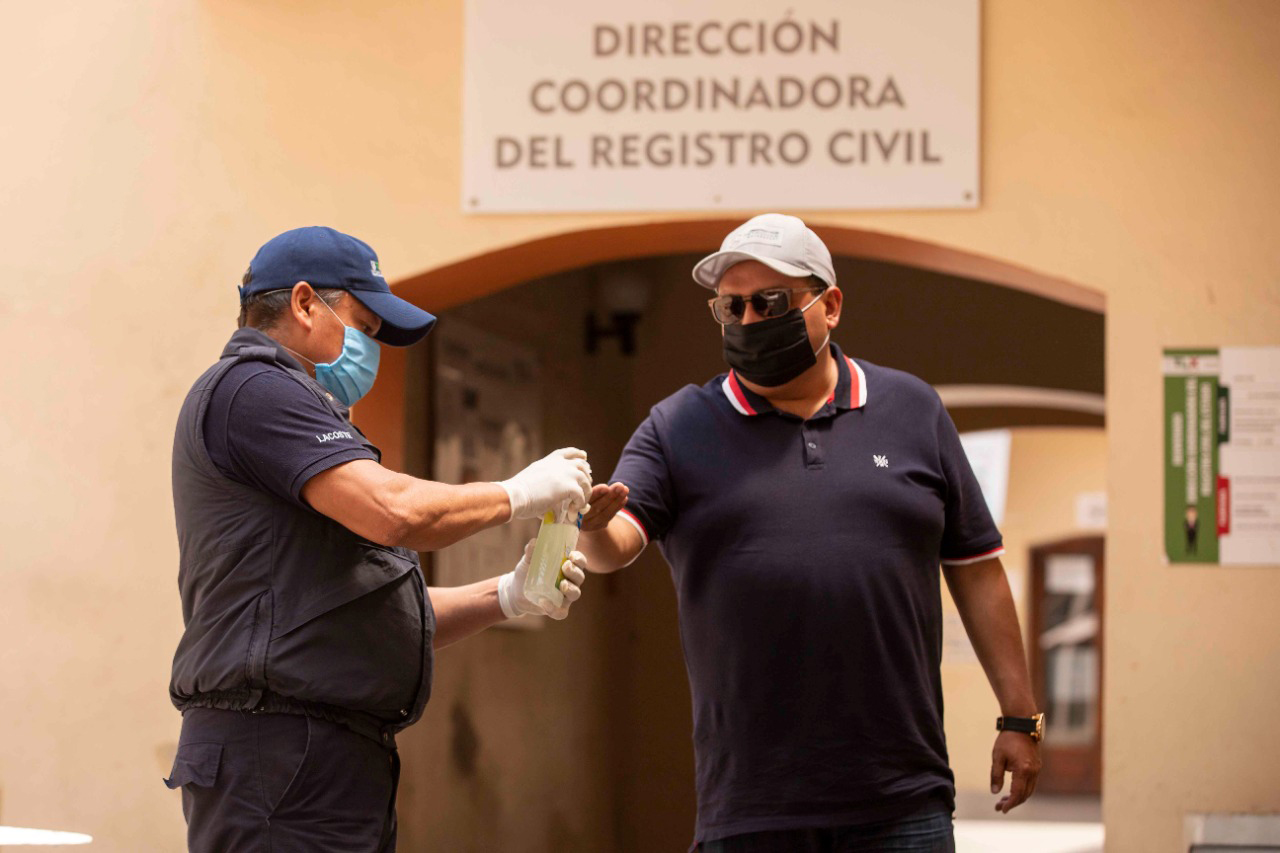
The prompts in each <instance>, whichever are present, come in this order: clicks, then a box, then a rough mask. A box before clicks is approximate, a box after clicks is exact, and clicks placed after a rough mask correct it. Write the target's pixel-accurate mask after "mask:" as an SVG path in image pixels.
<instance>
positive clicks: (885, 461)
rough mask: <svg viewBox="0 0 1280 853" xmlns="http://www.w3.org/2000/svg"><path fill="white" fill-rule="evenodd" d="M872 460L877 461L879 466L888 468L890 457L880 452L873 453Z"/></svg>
mask: <svg viewBox="0 0 1280 853" xmlns="http://www.w3.org/2000/svg"><path fill="white" fill-rule="evenodd" d="M871 460H872V461H873V462H875V463H876V467H877V468H888V467H889V457H888V456H881V455H880V454H879V453H875V454H872V456H871Z"/></svg>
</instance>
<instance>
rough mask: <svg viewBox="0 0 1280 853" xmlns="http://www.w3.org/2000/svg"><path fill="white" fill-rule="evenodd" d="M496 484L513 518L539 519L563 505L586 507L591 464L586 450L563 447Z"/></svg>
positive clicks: (572, 508) (576, 507) (573, 507)
mask: <svg viewBox="0 0 1280 853" xmlns="http://www.w3.org/2000/svg"><path fill="white" fill-rule="evenodd" d="M498 485H499V486H502V488H503V489H505V490H506V492H507V498H508V499H509V500H510V501H511V517H512V518H513V519H515V518H541V517H542V516H543V515H544V514H545V513H546V512H547V511H549V510H558V509H560V508H561V507H562V506H564V505H565V504H568V506H569V507H570V509H571V510H577V509H580V508H581V507H584V506H586V504H587V502H588V501H589V500H591V466H590V465H588V464H587V453H586V451H585V450H579V449H578V448H576V447H562V448H560V449H559V450H556V451H554V452H552V453H549V454H547V455H546V456H544V457H543V458H542V459H539V460H538V461H537V462H534V463H533V464H532V465H530V466H529V467H528V468H525V469H524V470H523V471H521V472H520V473H519V474H516V475H515V476H514V477H512V478H511V479H510V480H503V481H502V482H500V483H498Z"/></svg>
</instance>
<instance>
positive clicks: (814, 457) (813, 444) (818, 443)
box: [800, 428, 823, 468]
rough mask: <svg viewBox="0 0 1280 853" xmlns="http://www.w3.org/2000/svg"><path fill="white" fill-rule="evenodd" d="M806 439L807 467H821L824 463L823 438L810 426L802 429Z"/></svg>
mask: <svg viewBox="0 0 1280 853" xmlns="http://www.w3.org/2000/svg"><path fill="white" fill-rule="evenodd" d="M800 436H801V439H802V440H803V441H804V464H805V467H806V468H821V467H822V463H823V455H822V440H821V439H820V438H819V437H818V434H817V433H816V432H815V431H813V430H810V429H808V428H802V429H801V430H800Z"/></svg>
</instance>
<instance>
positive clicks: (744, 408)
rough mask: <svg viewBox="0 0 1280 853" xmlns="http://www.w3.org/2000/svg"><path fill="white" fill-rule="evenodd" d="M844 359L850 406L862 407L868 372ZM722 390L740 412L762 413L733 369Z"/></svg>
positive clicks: (723, 383) (721, 385)
mask: <svg viewBox="0 0 1280 853" xmlns="http://www.w3.org/2000/svg"><path fill="white" fill-rule="evenodd" d="M844 360H845V361H847V362H848V363H849V408H850V409H861V408H862V407H863V406H865V405H866V404H867V374H866V373H864V372H863V370H862V368H861V367H860V366H859V365H858V363H857V362H856V361H854V360H853V359H851V358H849V356H847V355H846V356H845V357H844ZM720 390H721V391H723V392H724V396H725V398H726V399H728V401H729V405H731V406H733V408H734V409H736V410H737V411H738V413H739V414H742V415H758V414H760V413H759V412H757V411H756V410H755V409H754V408H753V407H752V405H751V401H749V400H748V399H747V395H746V392H745V391H744V390H743V388H742V383H741V382H739V381H738V375H737V374H736V373H734V372H733V371H732V370H730V371H729V375H728V376H726V377H725V378H724V381H723V382H721V383H720Z"/></svg>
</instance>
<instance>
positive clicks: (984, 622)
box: [943, 559, 1038, 717]
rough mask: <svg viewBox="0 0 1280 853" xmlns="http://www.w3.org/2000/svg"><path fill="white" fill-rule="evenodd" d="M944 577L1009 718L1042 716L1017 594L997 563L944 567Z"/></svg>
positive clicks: (994, 561) (990, 561) (992, 687)
mask: <svg viewBox="0 0 1280 853" xmlns="http://www.w3.org/2000/svg"><path fill="white" fill-rule="evenodd" d="M943 575H944V577H945V578H946V580H947V587H948V589H950V590H951V597H952V598H953V599H954V600H955V603H956V609H957V610H959V611H960V619H961V621H962V622H963V623H964V628H965V631H966V632H967V633H968V635H969V640H970V642H972V644H973V649H974V652H976V653H977V656H978V660H979V661H980V662H981V663H982V668H983V670H984V671H985V672H986V674H987V680H988V681H989V682H990V683H991V689H992V691H993V692H994V693H995V695H996V700H997V701H998V702H999V703H1000V711H1001V713H1002V714H1005V715H1007V716H1015V717H1029V716H1031V715H1033V714H1035V713H1036V712H1037V710H1038V709H1037V708H1036V700H1035V695H1034V693H1033V692H1032V690H1031V676H1030V675H1029V674H1028V671H1027V657H1026V651H1025V649H1024V647H1023V644H1022V630H1021V628H1020V627H1019V626H1018V613H1017V610H1016V609H1015V607H1014V603H1013V593H1012V592H1011V591H1010V589H1009V581H1008V579H1007V578H1006V577H1005V573H1004V567H1003V566H1002V565H1001V564H1000V561H999V560H998V559H994V560H985V561H983V562H981V563H975V564H973V565H971V566H950V567H944V569H943Z"/></svg>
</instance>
